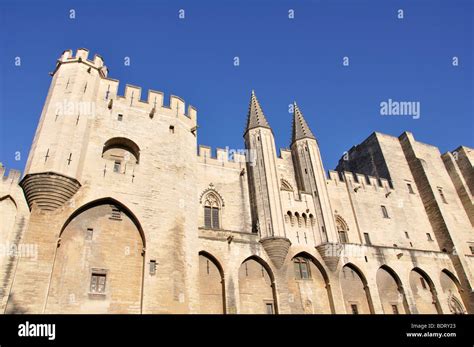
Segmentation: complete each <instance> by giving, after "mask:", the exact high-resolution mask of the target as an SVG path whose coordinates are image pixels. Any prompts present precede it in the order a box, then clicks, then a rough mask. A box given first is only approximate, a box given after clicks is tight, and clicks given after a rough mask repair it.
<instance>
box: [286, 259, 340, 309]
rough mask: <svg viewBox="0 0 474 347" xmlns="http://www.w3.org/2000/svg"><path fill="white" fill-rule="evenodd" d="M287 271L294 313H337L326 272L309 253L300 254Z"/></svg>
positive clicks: (291, 306)
mask: <svg viewBox="0 0 474 347" xmlns="http://www.w3.org/2000/svg"><path fill="white" fill-rule="evenodd" d="M291 263H292V264H291V265H292V266H289V267H288V270H287V279H288V289H289V291H290V294H291V295H292V296H293V300H292V302H291V303H289V304H290V309H291V311H292V313H296V314H298V313H317V314H321V313H323V314H324V313H335V311H334V302H333V299H332V292H331V285H330V283H329V277H328V275H327V272H326V270H325V269H324V267H323V266H322V265H321V263H320V262H319V261H318V260H317V259H316V258H315V257H314V256H313V255H312V254H310V253H308V252H304V251H303V252H299V253H297V254H295V255H294V256H293V258H292V259H291Z"/></svg>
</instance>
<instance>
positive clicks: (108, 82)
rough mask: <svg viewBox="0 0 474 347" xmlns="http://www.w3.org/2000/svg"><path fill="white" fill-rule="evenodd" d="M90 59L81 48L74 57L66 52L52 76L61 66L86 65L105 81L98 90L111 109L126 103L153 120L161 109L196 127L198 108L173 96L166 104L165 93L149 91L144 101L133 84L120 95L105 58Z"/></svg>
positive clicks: (98, 56) (138, 89)
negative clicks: (109, 76)
mask: <svg viewBox="0 0 474 347" xmlns="http://www.w3.org/2000/svg"><path fill="white" fill-rule="evenodd" d="M88 57H89V50H87V49H85V48H79V49H78V50H77V52H76V54H75V55H73V52H72V50H70V49H69V50H66V51H64V52H63V54H62V55H61V57H60V58H59V60H58V63H57V65H56V69H55V71H54V72H53V73H52V74H53V75H54V73H56V71H57V70H58V68H59V67H60V66H61V64H67V63H73V62H75V63H78V62H79V63H83V64H86V65H88V66H90V67H91V68H95V69H97V70H98V71H99V75H100V77H101V78H102V79H103V81H104V83H102V84H101V86H100V88H99V90H98V93H99V97H100V98H102V96H103V97H104V99H106V100H109V108H113V104H114V102H115V100H117V101H126V102H127V105H128V106H130V107H138V108H143V110H144V111H146V112H147V114H149V116H150V118H153V117H154V116H155V114H156V113H157V112H158V111H159V110H160V109H161V111H162V113H165V114H168V115H172V116H176V117H177V118H179V117H180V116H185V117H186V118H187V119H188V120H187V122H188V123H191V125H192V126H195V125H196V122H197V110H196V108H195V107H193V106H192V105H188V106H187V108H186V104H185V102H184V100H183V99H182V98H180V97H179V96H175V95H171V96H170V98H169V103H168V104H165V102H164V101H165V100H164V93H163V92H159V91H155V90H149V91H148V95H147V98H146V100H142V99H141V98H142V88H140V87H137V86H134V85H131V84H127V85H125V93H124V95H119V94H118V90H119V84H120V82H119V81H118V80H116V79H112V78H108V77H107V75H108V69H107V67H106V66H105V64H104V60H103V58H102V57H101V56H100V55H98V54H96V55H94V58H93V60H89V59H88ZM185 120H186V119H185ZM189 120H191V122H189Z"/></svg>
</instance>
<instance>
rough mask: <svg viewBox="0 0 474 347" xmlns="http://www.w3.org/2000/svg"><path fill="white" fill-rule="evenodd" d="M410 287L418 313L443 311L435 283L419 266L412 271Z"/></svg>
mask: <svg viewBox="0 0 474 347" xmlns="http://www.w3.org/2000/svg"><path fill="white" fill-rule="evenodd" d="M410 288H411V291H412V295H413V298H414V300H415V307H416V310H417V313H419V314H436V313H442V310H441V306H440V304H439V300H438V293H437V291H436V288H435V285H434V283H433V281H432V280H431V278H430V276H428V274H427V273H426V272H425V271H424V270H422V269H421V268H419V267H414V268H413V269H412V270H411V271H410Z"/></svg>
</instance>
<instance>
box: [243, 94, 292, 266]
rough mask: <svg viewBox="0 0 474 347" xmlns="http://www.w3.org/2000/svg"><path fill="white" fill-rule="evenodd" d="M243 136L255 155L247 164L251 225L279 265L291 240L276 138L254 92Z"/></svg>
mask: <svg viewBox="0 0 474 347" xmlns="http://www.w3.org/2000/svg"><path fill="white" fill-rule="evenodd" d="M244 139H245V147H246V149H247V150H249V151H250V153H251V155H250V157H251V158H253V160H252V161H250V162H248V163H247V169H248V173H249V174H248V178H249V190H250V205H251V213H252V221H253V222H252V225H253V228H254V231H257V232H258V233H259V235H260V237H261V242H262V244H263V247H264V248H265V250H266V251H267V253H268V254H269V256H270V258H272V261H273V262H274V263H275V265H276V266H277V267H279V266H281V264H282V263H283V261H284V258H285V257H286V254H287V252H288V249H289V247H290V241H289V240H288V239H287V238H286V231H285V224H284V221H283V211H282V205H281V197H280V194H279V192H280V184H279V180H278V174H277V164H276V149H275V139H274V137H273V132H272V129H271V128H270V125H269V124H268V122H267V119H266V118H265V115H264V113H263V111H262V108H261V106H260V103H259V102H258V100H257V97H256V95H255V92H254V91H252V95H251V97H250V105H249V111H248V118H247V127H246V129H245V133H244Z"/></svg>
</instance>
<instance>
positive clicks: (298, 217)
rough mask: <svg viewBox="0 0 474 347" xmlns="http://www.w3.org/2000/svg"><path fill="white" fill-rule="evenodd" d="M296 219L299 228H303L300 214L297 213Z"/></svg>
mask: <svg viewBox="0 0 474 347" xmlns="http://www.w3.org/2000/svg"><path fill="white" fill-rule="evenodd" d="M295 219H296V222H297V223H298V227H301V218H300V214H299V213H298V212H295Z"/></svg>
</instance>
